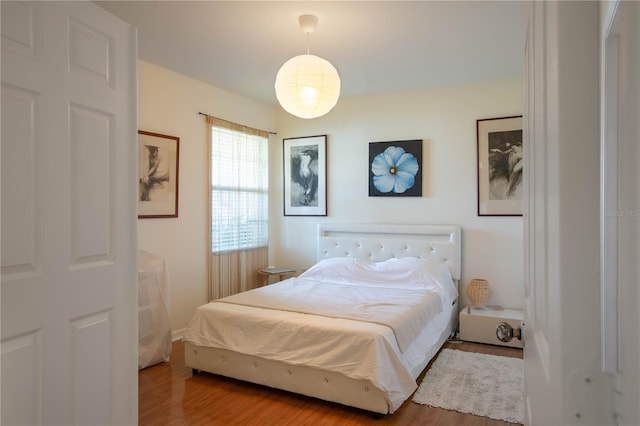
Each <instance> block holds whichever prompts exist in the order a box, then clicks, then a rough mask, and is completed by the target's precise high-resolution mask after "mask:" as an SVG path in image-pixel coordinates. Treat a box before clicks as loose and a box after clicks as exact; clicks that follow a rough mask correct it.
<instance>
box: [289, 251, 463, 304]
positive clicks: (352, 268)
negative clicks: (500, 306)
mask: <svg viewBox="0 0 640 426" xmlns="http://www.w3.org/2000/svg"><path fill="white" fill-rule="evenodd" d="M298 278H302V279H313V280H317V281H323V282H330V283H339V284H357V285H375V286H384V287H398V288H414V289H425V290H430V291H434V292H437V293H438V294H440V296H441V297H442V298H443V300H446V301H448V302H451V301H453V299H455V298H456V297H457V296H458V291H457V289H456V286H455V284H454V283H453V279H452V278H451V273H450V271H449V268H448V267H447V265H445V264H444V263H442V262H438V261H435V260H431V259H418V258H415V257H403V258H392V259H388V260H385V261H382V262H371V261H368V260H363V259H357V258H352V257H334V258H329V259H323V260H321V261H319V262H318V263H316V264H315V265H314V266H312V267H311V268H309V269H308V270H307V271H305V272H304V273H302V274H301V275H300V276H299V277H298Z"/></svg>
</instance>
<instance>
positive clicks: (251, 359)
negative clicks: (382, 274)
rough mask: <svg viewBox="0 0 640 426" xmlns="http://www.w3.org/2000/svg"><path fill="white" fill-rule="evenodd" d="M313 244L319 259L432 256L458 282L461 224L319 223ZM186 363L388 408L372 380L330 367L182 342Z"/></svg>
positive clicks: (352, 403) (315, 394)
mask: <svg viewBox="0 0 640 426" xmlns="http://www.w3.org/2000/svg"><path fill="white" fill-rule="evenodd" d="M317 248H318V252H317V260H321V259H325V258H330V257H344V256H347V257H356V258H362V259H368V260H372V261H376V262H379V261H383V260H386V259H390V258H393V257H398V258H401V257H418V258H422V259H433V260H436V261H439V262H442V263H444V264H446V265H447V266H448V267H449V270H450V271H451V275H452V277H453V279H454V283H455V284H456V285H457V284H458V280H459V279H460V272H461V263H460V260H461V229H460V227H459V226H449V225H380V224H321V225H319V226H318V246H317ZM455 304H456V305H457V301H456V302H455ZM457 318H458V307H457V306H454V308H453V309H452V313H451V317H450V321H449V328H448V329H447V330H445V331H444V332H443V333H442V334H441V336H440V339H439V344H438V345H436V347H434V348H433V350H432V351H431V352H432V353H430V354H429V356H428V357H427V361H426V362H425V364H424V365H423V366H421V368H420V371H422V370H423V369H424V368H425V367H426V365H427V363H428V361H429V359H430V358H431V357H433V356H434V355H435V354H436V353H437V351H438V350H439V349H440V347H441V346H442V344H444V342H445V341H446V340H447V339H448V338H449V336H450V335H451V334H452V333H453V332H454V331H455V330H456V327H457ZM185 364H186V366H187V367H190V368H192V369H193V372H194V374H196V373H197V372H198V371H200V370H201V371H207V372H210V373H214V374H220V375H223V376H226V377H233V378H236V379H240V380H244V381H248V382H253V383H257V384H260V385H265V386H269V387H272V388H277V389H282V390H286V391H290V392H295V393H298V394H303V395H307V396H311V397H315V398H319V399H322V400H326V401H332V402H337V403H340V404H344V405H348V406H352V407H356V408H361V409H364V410H368V411H372V412H376V413H381V414H387V413H388V412H389V407H388V404H387V401H386V399H385V396H384V393H383V392H382V391H380V390H379V389H378V388H376V387H375V386H373V385H372V384H371V382H370V381H368V380H355V379H351V378H349V377H346V376H344V375H342V374H338V373H334V372H330V371H324V370H319V369H316V368H310V367H303V366H292V365H287V364H282V363H280V362H276V361H271V360H268V359H263V358H259V357H256V356H252V355H245V354H241V353H238V352H234V351H229V350H225V349H217V348H209V347H202V346H196V345H193V344H191V343H189V342H185ZM418 374H419V373H418ZM416 378H417V377H416Z"/></svg>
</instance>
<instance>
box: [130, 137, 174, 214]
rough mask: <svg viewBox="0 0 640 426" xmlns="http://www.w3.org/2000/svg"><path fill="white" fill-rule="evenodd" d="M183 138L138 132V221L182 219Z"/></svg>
mask: <svg viewBox="0 0 640 426" xmlns="http://www.w3.org/2000/svg"><path fill="white" fill-rule="evenodd" d="M179 160H180V138H178V137H177V136H167V135H161V134H158V133H151V132H144V131H142V130H139V131H138V188H139V191H138V218H140V219H144V218H165V217H178V165H179Z"/></svg>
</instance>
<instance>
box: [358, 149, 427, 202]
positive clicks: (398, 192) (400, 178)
mask: <svg viewBox="0 0 640 426" xmlns="http://www.w3.org/2000/svg"><path fill="white" fill-rule="evenodd" d="M369 196H374V197H375V196H378V197H380V196H383V197H420V196H422V141H421V140H410V141H396V142H372V143H370V144H369Z"/></svg>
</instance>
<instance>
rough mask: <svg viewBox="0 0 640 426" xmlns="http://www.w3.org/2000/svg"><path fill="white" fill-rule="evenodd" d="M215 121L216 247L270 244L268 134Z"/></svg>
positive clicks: (230, 248)
mask: <svg viewBox="0 0 640 426" xmlns="http://www.w3.org/2000/svg"><path fill="white" fill-rule="evenodd" d="M212 121H214V123H211V167H210V170H211V252H212V253H214V254H215V253H223V252H228V251H235V250H246V249H253V248H258V247H266V246H267V244H268V228H269V222H268V214H269V211H268V210H269V209H268V191H269V176H268V160H269V158H268V134H267V133H266V132H262V131H255V130H253V129H248V128H245V127H243V126H239V125H233V124H231V123H226V122H225V123H224V124H220V123H217V120H212ZM220 121H221V120H220Z"/></svg>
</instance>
